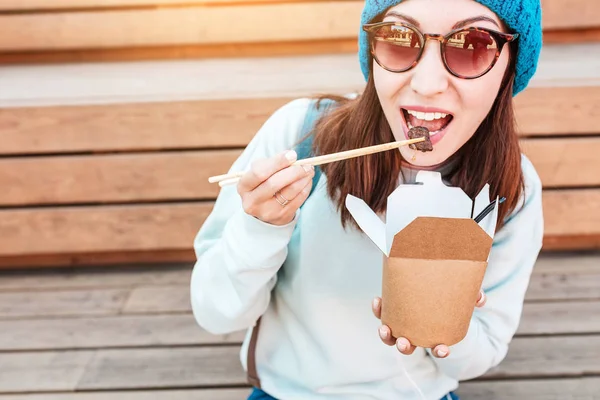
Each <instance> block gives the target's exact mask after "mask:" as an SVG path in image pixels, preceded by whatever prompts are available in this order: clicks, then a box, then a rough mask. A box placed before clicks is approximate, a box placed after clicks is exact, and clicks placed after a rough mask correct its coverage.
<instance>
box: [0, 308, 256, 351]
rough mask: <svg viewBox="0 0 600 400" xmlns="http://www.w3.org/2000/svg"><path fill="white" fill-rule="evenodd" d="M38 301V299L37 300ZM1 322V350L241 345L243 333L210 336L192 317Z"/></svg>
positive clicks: (87, 318) (142, 316)
mask: <svg viewBox="0 0 600 400" xmlns="http://www.w3.org/2000/svg"><path fill="white" fill-rule="evenodd" d="M36 301H37V300H36ZM51 313H52V312H49V313H48V314H45V315H44V317H43V318H40V319H38V318H36V319H13V320H2V321H0V351H15V350H18V351H25V350H60V349H93V348H100V347H111V348H115V347H127V346H132V347H139V346H173V345H177V346H181V345H214V344H224V343H241V342H242V340H243V339H244V332H238V333H233V334H228V335H212V334H210V333H208V332H206V331H205V330H203V329H202V328H200V327H199V326H198V324H197V323H196V321H195V320H194V317H193V316H192V314H184V315H127V316H114V317H85V318H60V319H58V318H52V319H50V318H47V317H48V316H50V314H51Z"/></svg>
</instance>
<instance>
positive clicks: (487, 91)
mask: <svg viewBox="0 0 600 400" xmlns="http://www.w3.org/2000/svg"><path fill="white" fill-rule="evenodd" d="M384 21H401V22H411V23H413V24H415V23H416V22H418V25H417V28H419V29H420V30H421V32H423V33H430V34H441V35H445V34H447V33H448V32H450V31H451V30H453V29H454V28H455V27H456V26H457V25H460V26H461V27H462V26H464V27H465V28H468V27H481V28H489V29H493V30H496V31H501V32H505V30H504V29H503V25H502V24H501V22H500V20H499V19H498V17H497V16H496V15H495V14H494V13H493V12H492V11H490V10H489V9H488V8H487V7H485V6H483V5H481V4H479V3H477V2H475V1H474V0H405V1H403V2H402V3H400V4H398V5H396V6H395V7H392V8H391V9H389V10H388V11H387V13H386V17H385V18H384ZM508 61H509V46H507V45H505V46H504V48H503V50H502V53H501V55H500V58H499V59H498V61H497V63H496V64H495V65H494V67H493V68H492V69H491V70H490V71H489V72H488V73H487V74H485V75H483V76H481V77H479V78H476V79H461V78H458V77H455V76H453V75H451V74H450V73H449V72H448V71H447V70H446V69H445V67H444V64H443V62H442V57H441V54H440V45H439V42H438V41H435V40H429V41H427V44H426V45H425V48H424V52H423V54H422V55H421V58H420V60H419V62H418V64H417V65H416V66H415V67H414V68H412V69H410V70H408V71H406V72H401V73H394V72H389V71H387V70H385V69H383V68H382V67H381V66H379V64H377V63H376V62H375V61H373V78H374V82H375V88H376V90H377V94H378V97H379V101H380V103H381V106H382V108H383V112H384V114H385V116H386V118H387V120H388V122H389V124H390V127H391V129H392V132H393V134H394V137H395V138H396V140H405V139H407V138H408V135H407V132H408V129H409V128H408V127H409V126H425V127H427V128H428V129H429V131H430V132H431V142H432V144H433V151H430V152H421V151H418V150H413V149H410V148H409V147H408V146H403V147H401V148H400V152H401V153H402V156H403V157H404V159H406V160H407V161H409V162H410V163H411V164H414V165H416V166H421V167H427V166H435V165H437V164H440V163H442V162H444V161H445V160H447V159H448V158H449V157H450V156H451V155H452V154H454V153H455V152H456V151H457V150H458V149H459V148H460V147H461V146H462V145H464V144H465V143H466V142H467V141H468V140H469V139H470V138H471V136H473V134H474V133H475V131H476V130H477V128H478V127H479V125H480V124H481V122H482V121H483V119H484V118H485V117H486V115H487V114H488V112H489V111H490V108H491V107H492V105H493V103H494V100H495V98H496V96H497V94H498V91H499V89H500V85H501V82H502V78H503V76H504V72H505V70H506V68H507V65H508ZM444 114H447V116H446V117H444Z"/></svg>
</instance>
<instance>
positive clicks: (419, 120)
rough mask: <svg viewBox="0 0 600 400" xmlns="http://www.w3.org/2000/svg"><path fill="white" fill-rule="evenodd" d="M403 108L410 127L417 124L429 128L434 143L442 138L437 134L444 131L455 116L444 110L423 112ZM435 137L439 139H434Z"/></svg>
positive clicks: (403, 113)
mask: <svg viewBox="0 0 600 400" xmlns="http://www.w3.org/2000/svg"><path fill="white" fill-rule="evenodd" d="M401 110H402V115H403V117H404V121H405V122H406V126H407V127H408V129H410V128H412V127H415V126H422V127H425V128H427V129H428V130H429V136H430V137H431V140H432V143H435V142H437V141H439V139H441V137H439V138H436V135H438V134H439V133H441V132H443V131H444V130H445V129H446V128H447V127H448V125H449V124H450V122H452V119H453V118H454V116H453V115H452V114H447V113H443V112H421V111H415V110H408V109H406V108H401ZM440 136H441V135H440ZM434 138H436V139H438V140H434Z"/></svg>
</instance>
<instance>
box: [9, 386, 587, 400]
mask: <svg viewBox="0 0 600 400" xmlns="http://www.w3.org/2000/svg"><path fill="white" fill-rule="evenodd" d="M576 393H578V392H576ZM159 395H160V399H161V400H243V399H246V398H248V396H249V395H250V389H249V388H239V389H190V390H161V391H160V392H157V391H155V390H149V391H122V392H120V391H119V392H115V391H110V392H88V393H58V394H53V393H47V394H26V395H23V394H18V395H6V396H3V395H0V400H114V399H119V400H156V398H157V396H159Z"/></svg>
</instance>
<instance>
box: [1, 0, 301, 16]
mask: <svg viewBox="0 0 600 400" xmlns="http://www.w3.org/2000/svg"><path fill="white" fill-rule="evenodd" d="M288 1H289V0H288ZM292 1H305V0H292ZM278 2H281V0H185V1H182V0H53V1H52V2H48V1H47V0H27V1H23V0H1V1H0V11H10V12H11V13H19V12H25V11H29V12H45V11H57V10H68V11H72V10H83V9H89V10H90V11H99V10H105V9H107V8H109V9H115V8H148V7H181V6H182V4H183V5H186V6H192V5H202V6H205V5H226V4H238V5H239V4H244V3H251V4H260V3H278Z"/></svg>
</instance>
